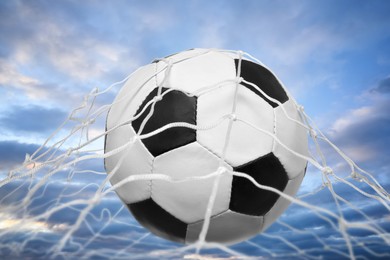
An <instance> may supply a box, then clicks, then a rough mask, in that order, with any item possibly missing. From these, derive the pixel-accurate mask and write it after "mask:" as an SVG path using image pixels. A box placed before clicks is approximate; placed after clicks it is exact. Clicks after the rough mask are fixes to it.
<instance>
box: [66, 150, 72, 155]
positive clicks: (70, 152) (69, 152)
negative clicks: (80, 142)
mask: <svg viewBox="0 0 390 260" xmlns="http://www.w3.org/2000/svg"><path fill="white" fill-rule="evenodd" d="M72 152H73V149H72V148H69V149H68V150H67V151H66V156H70V155H71V154H72Z"/></svg>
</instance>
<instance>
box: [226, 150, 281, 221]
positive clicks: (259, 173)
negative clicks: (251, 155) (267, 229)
mask: <svg viewBox="0 0 390 260" xmlns="http://www.w3.org/2000/svg"><path fill="white" fill-rule="evenodd" d="M233 170H234V171H236V172H242V173H246V174H248V175H249V176H251V177H253V178H254V179H255V180H256V181H257V182H258V183H260V184H262V185H266V186H270V187H273V188H276V189H278V190H280V191H283V190H284V189H285V187H286V185H287V182H288V176H287V173H286V171H285V169H284V167H283V165H282V164H281V163H280V161H279V160H278V158H276V156H275V155H274V154H273V153H269V154H267V155H264V156H262V157H260V158H258V159H256V160H254V161H251V162H249V163H247V164H244V165H242V166H239V167H235V168H234V169H233ZM278 198H279V195H278V194H276V193H274V192H272V191H268V190H264V189H260V188H259V187H257V186H255V185H254V184H253V183H252V182H251V181H249V180H248V179H246V178H243V177H238V176H233V182H232V194H231V198H230V205H229V208H230V209H231V210H232V211H235V212H238V213H242V214H247V215H253V216H263V215H265V214H266V213H267V212H268V211H269V210H270V209H271V208H272V207H273V205H274V204H275V203H276V201H277V199H278Z"/></svg>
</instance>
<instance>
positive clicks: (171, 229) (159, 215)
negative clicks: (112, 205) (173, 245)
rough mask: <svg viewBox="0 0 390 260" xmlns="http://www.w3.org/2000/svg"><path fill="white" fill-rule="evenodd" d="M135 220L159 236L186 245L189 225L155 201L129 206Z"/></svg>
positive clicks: (145, 201) (150, 200) (148, 200)
mask: <svg viewBox="0 0 390 260" xmlns="http://www.w3.org/2000/svg"><path fill="white" fill-rule="evenodd" d="M127 206H128V208H129V209H130V211H131V213H132V214H133V216H134V217H135V219H136V220H137V221H138V222H139V223H140V224H141V225H142V226H144V227H145V228H147V229H148V230H150V231H151V232H152V233H154V234H156V235H157V236H160V237H163V238H165V239H168V240H171V241H175V242H179V243H184V241H185V237H186V233H187V224H186V223H184V222H182V221H181V220H179V219H177V218H175V217H174V216H172V215H171V214H170V213H169V212H167V211H165V210H164V209H163V208H161V207H160V206H159V205H158V204H157V203H156V202H154V201H153V199H147V200H144V201H140V202H136V203H132V204H128V205H127Z"/></svg>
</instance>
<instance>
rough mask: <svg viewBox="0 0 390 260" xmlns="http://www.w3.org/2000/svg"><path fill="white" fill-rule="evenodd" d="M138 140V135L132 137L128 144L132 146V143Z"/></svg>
mask: <svg viewBox="0 0 390 260" xmlns="http://www.w3.org/2000/svg"><path fill="white" fill-rule="evenodd" d="M138 139H139V136H138V135H135V136H133V137H132V138H130V143H131V144H133V143H135V142H136V141H137V140H138Z"/></svg>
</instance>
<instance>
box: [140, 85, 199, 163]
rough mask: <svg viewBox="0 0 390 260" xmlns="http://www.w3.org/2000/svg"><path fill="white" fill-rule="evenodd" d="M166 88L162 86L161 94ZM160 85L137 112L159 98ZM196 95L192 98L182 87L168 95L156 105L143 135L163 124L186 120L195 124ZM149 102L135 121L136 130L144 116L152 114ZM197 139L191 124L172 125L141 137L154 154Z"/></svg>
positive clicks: (156, 154)
mask: <svg viewBox="0 0 390 260" xmlns="http://www.w3.org/2000/svg"><path fill="white" fill-rule="evenodd" d="M167 90H168V89H167V88H162V93H164V92H166V91H167ZM157 93H158V88H155V89H154V90H153V91H152V92H151V93H150V94H149V95H148V96H147V97H146V99H145V100H144V102H143V103H142V105H141V106H140V107H139V109H138V111H137V114H138V113H140V112H141V111H142V109H143V108H144V107H145V106H146V104H147V103H148V102H149V101H150V100H152V99H153V98H154V97H156V95H157ZM196 104H197V97H189V96H187V95H186V94H185V93H183V92H181V91H179V90H172V91H170V92H168V93H167V94H165V95H164V96H163V98H162V99H161V100H160V101H157V102H156V104H155V106H154V111H153V114H152V116H151V117H150V118H149V119H148V120H147V122H146V124H145V127H144V128H143V130H142V133H141V134H147V133H150V132H152V131H154V130H156V129H158V128H160V127H163V126H165V125H167V124H169V123H174V122H186V123H189V124H193V125H196ZM151 107H152V105H150V106H149V107H148V108H147V109H146V110H145V111H144V112H143V114H142V115H141V116H140V117H139V118H137V119H136V120H134V121H133V122H132V126H133V128H134V130H135V131H136V132H137V133H138V131H139V129H140V126H141V124H142V122H143V121H144V119H145V118H146V117H147V116H148V114H149V113H150V110H151ZM195 141H196V131H195V130H194V129H191V128H188V127H172V128H169V129H167V130H165V131H163V132H161V133H158V134H156V135H154V136H152V137H149V138H145V139H142V142H143V143H144V145H145V146H146V148H147V149H148V150H149V152H150V153H151V154H152V155H153V156H155V157H156V156H158V155H160V154H163V153H165V152H167V151H170V150H172V149H175V148H177V147H180V146H184V145H186V144H189V143H192V142H195Z"/></svg>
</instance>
